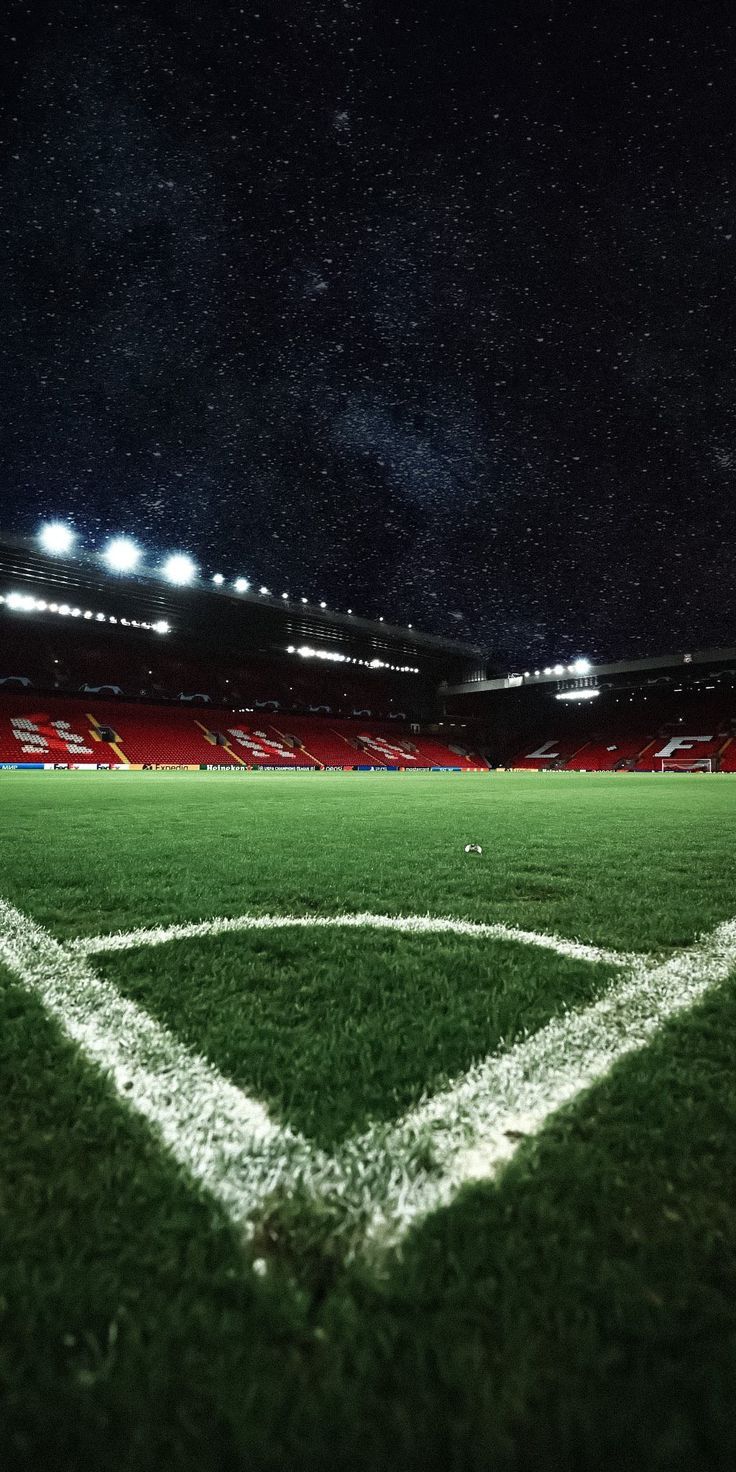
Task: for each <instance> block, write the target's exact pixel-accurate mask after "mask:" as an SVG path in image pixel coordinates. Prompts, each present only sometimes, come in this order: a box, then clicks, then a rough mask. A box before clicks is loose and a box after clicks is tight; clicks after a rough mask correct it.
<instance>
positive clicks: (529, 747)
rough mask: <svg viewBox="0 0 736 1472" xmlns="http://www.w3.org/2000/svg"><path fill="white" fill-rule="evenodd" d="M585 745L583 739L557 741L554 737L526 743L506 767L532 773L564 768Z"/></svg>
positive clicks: (570, 738) (571, 738)
mask: <svg viewBox="0 0 736 1472" xmlns="http://www.w3.org/2000/svg"><path fill="white" fill-rule="evenodd" d="M584 745H585V740H584V738H582V737H580V736H578V737H567V738H566V739H564V740H558V739H557V738H556V737H554V736H548V737H546V738H543V739H542V740H541V741H537V740H536V739H535V740H532V741H528V742H527V743H526V745H525V746H523V747H522V748H521V750H520V751H517V752H516V754H515V755H514V756H513V757H512V758H511V760H510V761H509V763H508V765H509V766H510V767H514V768H516V769H520V770H522V771H523V770H528V771H532V772H536V771H544V770H545V769H546V768H559V767H566V766H567V764H568V762H569V761H571V760H572V758H573V757H574V756H575V755H576V754H577V752H578V751H579V750H580V749H581V747H582V746H584Z"/></svg>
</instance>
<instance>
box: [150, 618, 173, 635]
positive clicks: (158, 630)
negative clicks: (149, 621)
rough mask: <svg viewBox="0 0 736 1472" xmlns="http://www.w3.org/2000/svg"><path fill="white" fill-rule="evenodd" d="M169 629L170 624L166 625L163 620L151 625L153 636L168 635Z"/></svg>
mask: <svg viewBox="0 0 736 1472" xmlns="http://www.w3.org/2000/svg"><path fill="white" fill-rule="evenodd" d="M170 629H171V624H169V623H167V622H166V619H165V618H160V619H157V621H156V623H155V624H154V625H153V632H154V634H168V633H169V630H170Z"/></svg>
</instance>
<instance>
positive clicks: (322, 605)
mask: <svg viewBox="0 0 736 1472" xmlns="http://www.w3.org/2000/svg"><path fill="white" fill-rule="evenodd" d="M319 606H320V608H326V607H327V604H326V603H320V605H319Z"/></svg>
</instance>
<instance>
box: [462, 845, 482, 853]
mask: <svg viewBox="0 0 736 1472" xmlns="http://www.w3.org/2000/svg"><path fill="white" fill-rule="evenodd" d="M465 852H466V854H482V852H483V850H482V848H481V846H480V844H479V843H466V845H465Z"/></svg>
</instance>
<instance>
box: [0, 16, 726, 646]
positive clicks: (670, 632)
mask: <svg viewBox="0 0 736 1472" xmlns="http://www.w3.org/2000/svg"><path fill="white" fill-rule="evenodd" d="M732 15H733V7H732V6H730V5H728V4H727V3H725V0H721V3H710V0H701V3H694V0H687V3H684V0H659V3H647V0H635V3H630V0H624V3H618V4H613V3H611V0H605V3H602V0H574V3H573V0H567V3H565V0H547V3H545V4H541V3H536V0H504V3H503V4H501V3H497V0H477V3H469V0H453V3H449V0H443V3H442V4H438V3H435V0H423V3H422V4H421V5H411V4H409V3H405V4H398V3H393V4H387V3H383V0H260V3H259V0H254V3H253V4H248V3H244V4H238V3H231V4H227V3H224V0H207V3H205V0H190V3H186V4H184V3H180V0H166V3H158V4H157V3H153V0H135V3H134V0H129V3H120V4H112V3H108V0H94V3H92V0H84V3H79V0H74V3H71V0H57V3H55V4H53V5H51V4H48V5H45V4H40V3H36V0H27V3H26V4H21V5H19V4H12V3H11V4H10V5H9V6H7V7H6V9H5V12H4V18H3V19H2V21H0V29H2V31H3V32H4V34H3V35H2V36H0V69H2V73H3V77H2V96H3V99H4V118H3V127H2V129H1V130H0V133H1V136H2V155H1V165H0V168H1V174H0V183H1V187H2V200H3V204H2V231H3V236H2V238H3V242H4V252H3V254H4V260H3V271H2V280H3V292H2V308H1V309H0V310H1V312H2V324H3V325H2V334H1V335H0V353H1V354H2V369H1V372H2V379H1V382H2V415H1V421H2V479H1V480H0V527H1V528H2V530H3V531H5V532H16V533H23V534H29V533H33V532H34V530H35V528H36V527H37V525H38V523H39V521H40V520H42V519H43V518H45V517H47V516H53V517H61V518H68V519H70V520H71V521H72V522H73V524H74V525H75V526H76V528H77V530H78V531H79V532H80V534H81V536H82V539H83V540H86V541H88V542H90V543H97V544H98V545H99V542H100V539H101V538H102V537H103V536H105V535H106V534H108V533H112V532H129V533H133V534H134V535H135V536H136V537H137V538H138V539H139V540H140V542H141V543H142V544H143V545H144V546H145V547H146V548H147V549H150V551H151V553H152V554H153V555H154V556H158V554H159V553H161V552H164V551H169V550H174V549H175V550H185V551H188V552H190V553H191V554H192V555H193V556H194V557H195V558H196V559H197V560H198V561H199V563H200V565H201V566H202V568H203V569H204V570H206V571H207V572H208V573H211V572H214V571H216V570H218V569H219V570H222V571H223V572H225V573H226V574H229V575H233V576H234V575H236V574H243V575H245V576H246V577H249V578H250V579H251V580H252V581H253V582H254V583H255V584H256V585H258V584H260V583H265V584H267V585H268V586H269V587H270V588H272V589H273V590H274V591H275V592H277V593H281V592H282V591H284V590H288V591H289V592H291V593H292V594H293V595H294V596H295V597H298V596H300V595H302V594H305V595H307V596H309V597H310V599H315V600H318V599H320V598H323V599H326V600H327V602H328V603H329V605H330V606H331V607H335V608H341V609H344V608H347V607H352V608H354V609H355V611H356V612H360V613H365V614H367V615H370V616H373V615H377V614H383V615H384V616H385V617H386V619H387V620H389V619H391V620H396V621H398V622H404V621H410V622H413V623H414V625H415V626H418V627H423V628H426V629H429V630H434V631H436V632H443V633H452V634H455V635H457V636H459V637H466V638H468V639H469V640H472V641H474V642H481V643H483V644H485V645H486V646H487V647H488V648H489V649H490V650H497V651H503V652H504V653H505V654H506V655H507V656H508V657H509V658H510V659H511V660H513V661H514V662H521V663H523V665H528V664H533V663H534V662H535V661H536V662H539V661H541V660H543V659H549V658H557V657H565V656H568V657H571V656H573V655H577V654H587V655H592V656H594V657H603V656H616V655H627V654H630V655H640V654H645V653H652V652H658V651H660V650H670V649H671V650H678V649H680V650H681V649H689V648H695V647H698V646H703V645H708V644H718V643H735V642H736V625H735V623H734V591H735V584H736V576H735V573H734V547H735V546H736V496H735V494H734V490H735V487H736V352H735V343H736V339H735V334H734V326H735V322H734V318H735V315H736V313H735V310H734V301H735V299H736V293H735V289H734V266H735V264H736V200H735V199H734V196H733V192H732V189H731V176H732V174H733V170H734V160H735V159H736V153H735V150H734V134H735V131H736V129H735V127H734V123H735V113H734V107H735V104H734V100H733V99H734V93H735V92H736V88H735V84H734V77H735V75H736V20H734V19H731V18H730V17H731V16H732Z"/></svg>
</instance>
